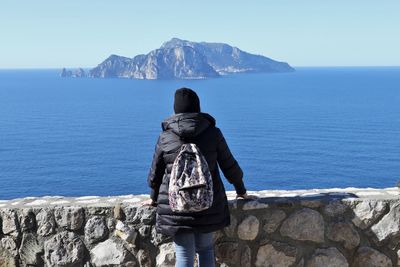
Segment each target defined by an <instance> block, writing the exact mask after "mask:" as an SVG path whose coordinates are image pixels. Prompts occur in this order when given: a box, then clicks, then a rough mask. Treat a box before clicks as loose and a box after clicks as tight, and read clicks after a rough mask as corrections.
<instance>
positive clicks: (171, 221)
mask: <svg viewBox="0 0 400 267" xmlns="http://www.w3.org/2000/svg"><path fill="white" fill-rule="evenodd" d="M174 111H175V114H174V115H173V116H171V117H170V118H168V119H166V120H165V121H164V122H163V123H162V130H163V131H162V133H161V134H160V137H159V139H158V141H157V145H156V149H155V153H154V157H153V162H152V165H151V169H150V173H149V176H148V184H149V186H150V187H151V189H152V191H151V199H152V201H153V203H154V205H157V219H156V230H157V232H160V233H163V234H165V235H169V236H172V237H173V238H174V243H175V248H176V250H177V251H176V252H177V266H193V260H194V254H195V252H198V253H199V264H200V266H214V253H213V240H212V232H214V231H216V230H219V229H222V228H224V227H226V226H228V225H229V224H230V215H229V209H228V201H227V197H226V194H225V188H224V185H223V183H222V181H221V178H220V174H219V169H218V166H219V167H220V168H221V170H222V171H223V173H224V175H225V177H226V178H227V179H228V181H229V182H230V183H233V184H234V186H235V189H236V192H237V194H238V196H243V195H246V189H245V187H244V185H243V182H242V177H243V172H242V170H241V168H240V167H239V165H238V163H237V161H236V160H235V159H234V157H233V156H232V154H231V152H230V150H229V148H228V146H227V144H226V141H225V138H224V136H223V135H222V133H221V131H220V130H219V129H218V128H217V127H216V126H215V119H214V118H213V117H212V116H210V115H209V114H206V113H202V112H200V101H199V99H198V97H197V95H196V93H195V92H194V91H192V90H190V89H187V88H182V89H179V90H177V91H176V93H175V102H174ZM185 143H194V144H196V146H197V147H198V148H199V149H200V151H201V153H202V154H203V155H204V157H205V159H206V161H207V164H208V168H209V170H210V173H211V176H212V182H213V203H212V205H211V207H210V208H208V209H206V210H203V211H199V212H187V213H176V212H173V211H172V209H171V207H170V203H169V200H168V199H169V181H170V177H171V170H172V166H173V163H174V161H175V159H176V157H177V155H178V153H179V151H180V149H181V146H182V145H183V144H185Z"/></svg>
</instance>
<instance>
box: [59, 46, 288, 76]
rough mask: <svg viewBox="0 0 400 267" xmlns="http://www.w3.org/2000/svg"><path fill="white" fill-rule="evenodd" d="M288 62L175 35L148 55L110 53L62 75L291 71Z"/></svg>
mask: <svg viewBox="0 0 400 267" xmlns="http://www.w3.org/2000/svg"><path fill="white" fill-rule="evenodd" d="M291 71H294V69H293V68H292V67H291V66H290V65H289V64H288V63H285V62H278V61H275V60H273V59H270V58H268V57H265V56H261V55H254V54H250V53H247V52H244V51H242V50H240V49H239V48H236V47H232V46H230V45H228V44H224V43H206V42H191V41H187V40H181V39H178V38H173V39H171V40H170V41H168V42H165V43H164V44H163V45H162V46H161V47H160V48H158V49H155V50H152V51H150V52H149V53H148V54H146V55H137V56H135V57H133V58H128V57H123V56H118V55H111V56H109V57H108V58H107V59H106V60H104V61H103V62H102V63H100V64H99V65H98V66H97V67H95V68H93V69H90V70H89V71H87V72H85V71H84V70H83V69H78V70H74V71H71V70H66V69H65V68H64V69H63V70H62V72H61V76H62V77H91V78H131V79H149V80H155V79H204V78H214V77H219V76H221V75H226V74H232V73H259V72H266V73H273V72H291Z"/></svg>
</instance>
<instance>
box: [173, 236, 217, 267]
mask: <svg viewBox="0 0 400 267" xmlns="http://www.w3.org/2000/svg"><path fill="white" fill-rule="evenodd" d="M174 245H175V252H176V265H175V266H176V267H193V265H194V257H195V255H196V252H197V254H198V255H199V257H198V260H199V267H215V257H214V241H213V233H212V232H211V233H190V232H189V233H179V234H176V235H175V237H174Z"/></svg>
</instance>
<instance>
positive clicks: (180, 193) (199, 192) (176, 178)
mask: <svg viewBox="0 0 400 267" xmlns="http://www.w3.org/2000/svg"><path fill="white" fill-rule="evenodd" d="M168 199H169V204H170V207H171V209H172V211H173V212H186V213H192V212H199V211H202V210H206V209H208V208H210V207H211V205H212V203H213V180H212V176H211V173H210V169H209V167H208V164H207V161H206V160H205V158H204V156H203V154H202V153H201V152H200V149H199V148H198V147H197V146H196V144H193V143H187V144H183V145H182V146H181V148H180V151H179V154H178V156H177V157H176V159H175V161H174V164H173V166H172V170H171V178H170V181H169V189H168Z"/></svg>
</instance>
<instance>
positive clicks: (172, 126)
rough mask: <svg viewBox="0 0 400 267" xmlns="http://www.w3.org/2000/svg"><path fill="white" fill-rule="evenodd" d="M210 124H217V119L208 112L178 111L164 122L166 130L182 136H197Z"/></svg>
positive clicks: (163, 125)
mask: <svg viewBox="0 0 400 267" xmlns="http://www.w3.org/2000/svg"><path fill="white" fill-rule="evenodd" d="M210 126H215V119H214V118H213V117H212V116H211V115H209V114H207V113H202V112H200V113H178V114H174V115H173V116H171V117H169V118H167V119H165V120H164V121H163V122H162V129H163V130H164V131H166V130H171V131H172V132H174V133H175V134H177V135H179V136H180V137H181V138H188V137H189V138H190V137H195V136H197V135H199V134H201V133H202V132H204V130H206V129H207V128H208V127H210Z"/></svg>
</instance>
